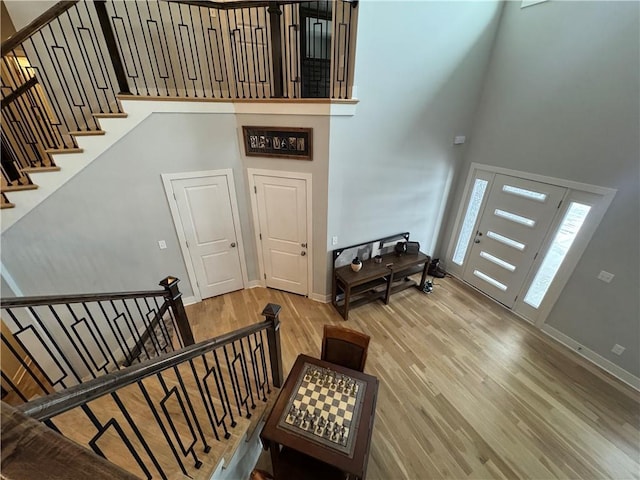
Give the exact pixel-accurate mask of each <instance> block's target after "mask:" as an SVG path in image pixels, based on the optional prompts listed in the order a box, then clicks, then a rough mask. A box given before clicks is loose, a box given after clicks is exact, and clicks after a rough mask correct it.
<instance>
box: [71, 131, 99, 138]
mask: <svg viewBox="0 0 640 480" xmlns="http://www.w3.org/2000/svg"><path fill="white" fill-rule="evenodd" d="M105 133H106V132H105V131H104V130H79V131H77V132H69V135H73V136H75V137H88V136H92V135H104V134H105Z"/></svg>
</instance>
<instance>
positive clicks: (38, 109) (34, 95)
mask: <svg viewBox="0 0 640 480" xmlns="http://www.w3.org/2000/svg"><path fill="white" fill-rule="evenodd" d="M36 88H37V87H36V86H34V87H33V88H30V89H29V90H27V91H26V92H25V97H26V98H27V99H28V102H27V103H28V105H29V107H28V108H29V110H30V112H31V115H32V117H33V118H34V124H35V127H36V128H37V129H38V130H39V132H40V138H41V145H42V148H43V149H49V148H56V147H57V146H58V145H59V144H64V141H63V140H62V136H60V139H59V140H60V141H59V142H58V141H57V139H56V138H55V137H56V133H55V132H54V131H53V130H52V128H51V122H50V121H49V116H48V115H47V112H46V110H45V109H44V105H43V104H42V98H41V97H40V95H39V94H38V92H37V91H34V90H35V89H36ZM38 103H40V104H38ZM40 158H47V160H48V163H47V165H48V166H55V163H54V162H53V158H51V156H50V155H49V154H47V153H44V157H43V156H42V155H40ZM42 164H43V165H45V163H44V160H42Z"/></svg>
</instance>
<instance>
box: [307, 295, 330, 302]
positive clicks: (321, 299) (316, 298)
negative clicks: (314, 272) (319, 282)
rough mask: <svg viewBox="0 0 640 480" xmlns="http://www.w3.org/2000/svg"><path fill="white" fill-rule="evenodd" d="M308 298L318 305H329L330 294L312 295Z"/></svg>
mask: <svg viewBox="0 0 640 480" xmlns="http://www.w3.org/2000/svg"><path fill="white" fill-rule="evenodd" d="M309 298H310V299H311V300H313V301H316V302H320V303H329V302H330V301H331V294H328V295H322V294H321V293H312V294H311V295H309Z"/></svg>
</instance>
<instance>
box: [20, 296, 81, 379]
mask: <svg viewBox="0 0 640 480" xmlns="http://www.w3.org/2000/svg"><path fill="white" fill-rule="evenodd" d="M27 311H28V312H29V313H30V314H31V318H33V319H34V321H35V322H36V323H37V324H38V326H39V327H40V329H41V330H42V331H43V332H44V334H45V336H46V337H47V338H48V339H49V342H51V345H52V346H53V348H55V349H56V352H57V353H58V354H59V355H60V357H61V358H62V359H63V360H64V363H66V364H67V366H68V367H69V370H70V371H71V373H72V374H73V376H74V377H75V379H76V381H77V382H78V383H82V379H81V378H80V375H78V373H77V372H76V370H75V368H74V367H73V366H72V364H71V362H70V361H69V359H68V358H67V356H66V355H65V354H64V353H63V351H62V349H60V347H59V346H58V344H57V342H56V340H55V339H54V338H53V336H52V335H51V332H49V329H48V328H46V327H45V325H44V324H43V322H42V320H41V319H40V316H39V315H38V314H37V313H36V312H35V310H34V309H33V307H27ZM7 312H8V313H9V316H10V317H11V318H12V319H13V321H14V322H16V325H17V326H18V328H19V329H20V330H22V331H24V330H26V329H23V328H22V326H21V325H20V323H19V322H18V319H17V318H16V317H15V316H14V315H13V313H12V312H11V311H10V310H9V309H7ZM29 328H30V329H31V330H32V331H33V334H34V335H35V336H36V337H38V340H39V341H40V343H41V344H42V347H43V348H44V349H45V350H46V351H47V353H48V354H49V356H50V357H51V358H52V359H53V361H54V363H55V364H56V365H57V366H58V368H59V369H60V371H61V372H64V373H66V370H65V369H64V368H63V367H62V364H61V363H60V362H59V361H58V358H57V357H56V356H55V355H54V354H53V352H52V351H51V349H50V348H49V345H48V344H47V343H46V342H45V341H44V339H43V338H42V337H41V336H40V333H39V332H38V331H37V330H36V329H35V328H33V327H32V326H29ZM14 338H15V339H16V340H17V341H18V343H19V344H20V347H22V349H23V350H24V351H25V352H28V351H29V350H28V349H27V348H26V347H25V345H24V344H23V343H22V341H21V340H20V339H19V338H18V333H14ZM34 361H35V359H34ZM36 365H37V363H36ZM38 368H40V365H38ZM40 370H42V371H43V372H44V370H43V369H42V368H40ZM63 378H64V377H63Z"/></svg>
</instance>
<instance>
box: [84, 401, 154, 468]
mask: <svg viewBox="0 0 640 480" xmlns="http://www.w3.org/2000/svg"><path fill="white" fill-rule="evenodd" d="M80 408H81V409H82V411H83V412H84V413H85V414H86V415H87V417H88V418H89V420H90V421H91V423H92V424H93V426H94V427H95V428H96V430H97V431H98V433H96V434H95V435H94V436H93V438H92V439H91V440H89V446H90V447H91V450H93V451H94V452H95V453H96V454H97V455H100V456H101V457H102V458H105V459H107V460H108V458H107V456H106V455H105V454H104V452H103V451H102V449H101V448H100V447H99V446H98V440H99V439H100V437H101V436H102V435H103V434H104V433H105V432H106V431H107V430H108V429H109V427H113V428H114V429H115V431H116V432H117V433H118V435H119V436H120V439H121V440H122V443H124V445H125V446H126V447H127V450H129V453H131V455H132V456H133V458H134V459H135V461H136V463H137V464H138V466H139V467H140V468H141V469H142V471H143V472H144V474H145V475H146V476H147V479H150V478H153V477H152V475H151V472H149V469H148V468H147V466H146V465H145V464H144V462H143V461H142V458H140V455H139V454H138V452H137V451H136V449H135V448H134V447H133V444H132V443H131V441H130V440H129V438H128V437H127V435H126V434H125V433H124V430H122V427H121V426H120V424H118V422H117V421H116V420H115V419H114V418H111V419H110V420H109V421H108V422H106V423H105V424H104V425H103V424H102V422H100V420H98V417H97V416H96V415H95V414H94V413H93V411H92V410H91V408H89V405H87V404H84V405H82V406H81V407H80Z"/></svg>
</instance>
